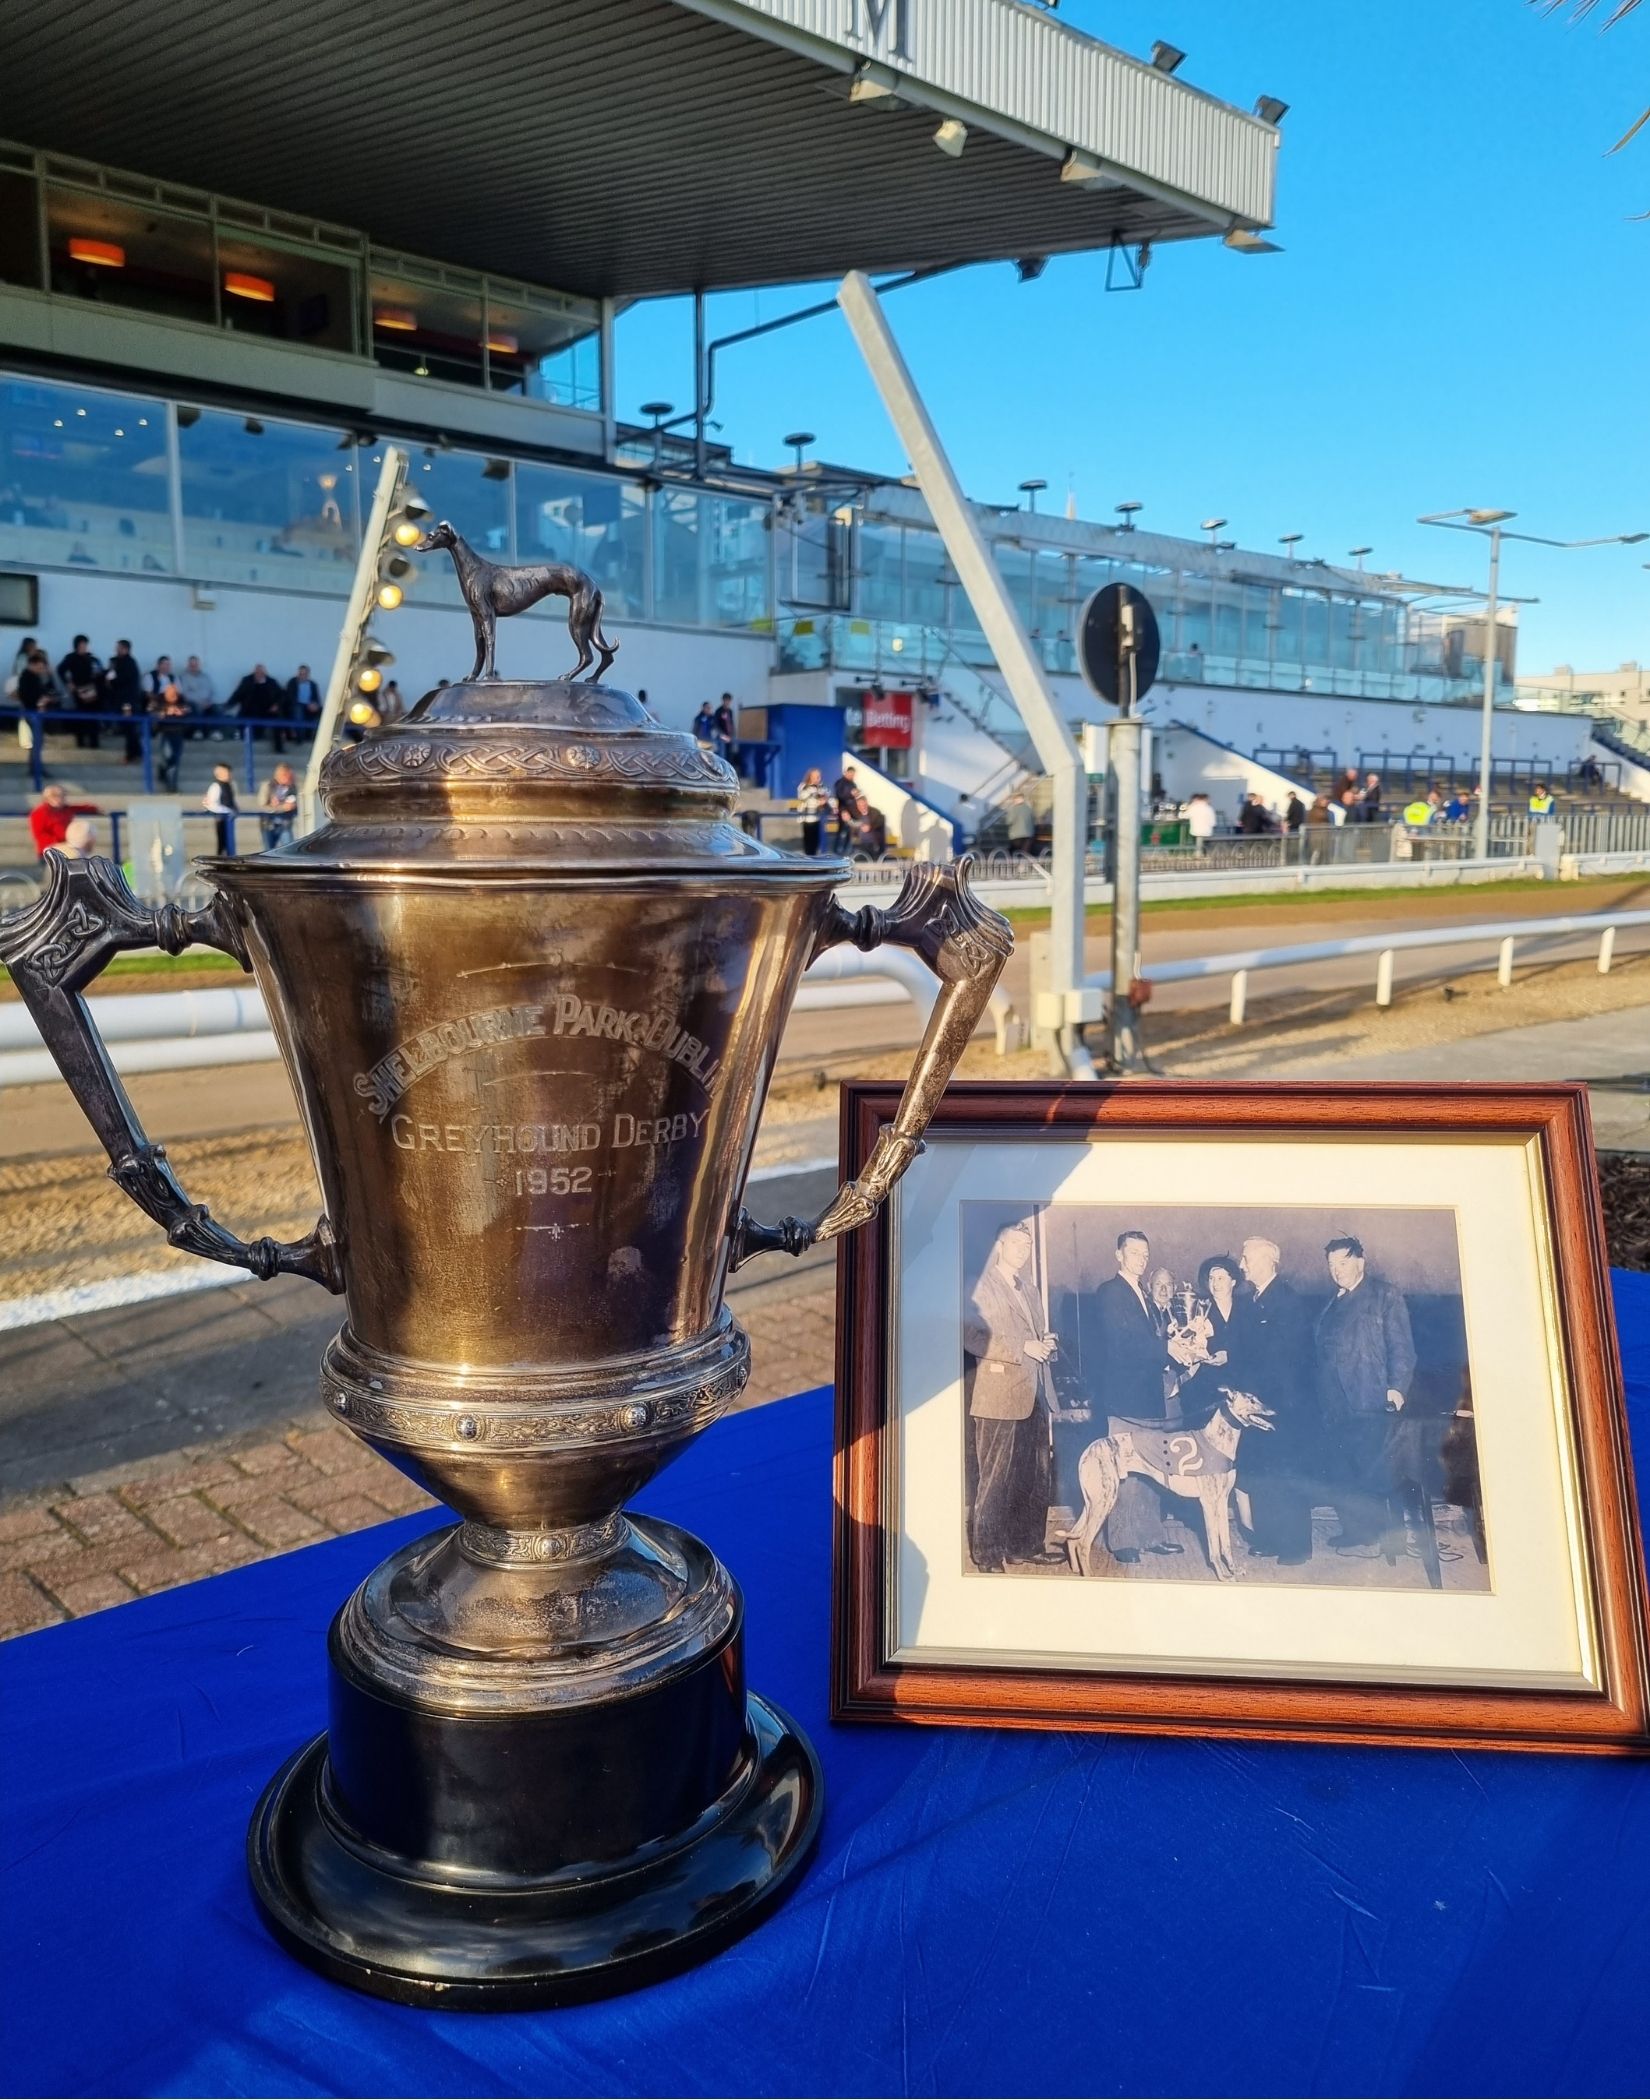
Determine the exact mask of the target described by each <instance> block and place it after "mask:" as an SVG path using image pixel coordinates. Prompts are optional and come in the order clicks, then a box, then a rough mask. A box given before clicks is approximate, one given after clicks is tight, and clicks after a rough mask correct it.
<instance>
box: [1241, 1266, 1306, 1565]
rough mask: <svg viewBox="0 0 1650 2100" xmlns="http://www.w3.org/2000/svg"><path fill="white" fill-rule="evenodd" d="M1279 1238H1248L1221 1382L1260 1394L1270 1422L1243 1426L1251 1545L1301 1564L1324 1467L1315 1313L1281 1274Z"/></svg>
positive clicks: (1287, 1562)
mask: <svg viewBox="0 0 1650 2100" xmlns="http://www.w3.org/2000/svg"><path fill="white" fill-rule="evenodd" d="M1281 1260H1282V1256H1281V1255H1280V1253H1279V1251H1278V1247H1277V1243H1276V1241H1274V1240H1267V1239H1259V1238H1255V1239H1247V1240H1245V1241H1244V1243H1243V1248H1242V1252H1241V1255H1240V1257H1239V1261H1238V1266H1239V1268H1240V1269H1241V1270H1242V1271H1243V1276H1244V1281H1245V1282H1246V1283H1247V1284H1248V1286H1249V1294H1248V1296H1247V1297H1240V1298H1239V1299H1238V1301H1237V1303H1236V1304H1235V1305H1234V1306H1233V1308H1232V1325H1231V1331H1230V1339H1229V1344H1228V1348H1229V1361H1228V1364H1227V1368H1226V1371H1225V1374H1224V1376H1223V1378H1222V1380H1221V1382H1222V1383H1223V1384H1225V1385H1229V1386H1231V1387H1232V1388H1233V1389H1234V1390H1235V1391H1238V1392H1243V1393H1253V1394H1254V1396H1255V1398H1256V1399H1257V1400H1259V1401H1260V1403H1261V1405H1262V1406H1263V1407H1265V1408H1266V1409H1268V1410H1269V1411H1270V1413H1271V1415H1272V1425H1271V1427H1270V1428H1269V1429H1265V1430H1261V1429H1250V1430H1246V1431H1245V1432H1244V1436H1243V1441H1242V1443H1241V1444H1240V1445H1239V1447H1238V1486H1239V1487H1240V1488H1241V1489H1242V1491H1243V1493H1244V1494H1246V1495H1247V1496H1248V1498H1249V1509H1250V1515H1251V1517H1252V1519H1253V1539H1252V1543H1251V1546H1250V1551H1251V1552H1253V1553H1257V1554H1265V1555H1267V1556H1268V1557H1272V1556H1275V1557H1276V1558H1277V1560H1278V1562H1279V1563H1280V1564H1281V1565H1282V1566H1284V1567H1294V1568H1298V1567H1300V1566H1302V1565H1303V1564H1304V1563H1305V1562H1307V1561H1309V1560H1310V1559H1311V1558H1312V1502H1313V1496H1314V1492H1315V1488H1316V1478H1317V1467H1318V1437H1317V1413H1318V1409H1317V1393H1316V1391H1315V1389H1314V1387H1315V1381H1314V1379H1313V1375H1312V1370H1313V1366H1312V1350H1313V1339H1312V1315H1311V1313H1310V1312H1309V1311H1308V1310H1307V1308H1306V1306H1305V1305H1304V1304H1303V1303H1302V1302H1301V1299H1300V1298H1299V1296H1298V1295H1297V1294H1296V1292H1295V1291H1293V1290H1292V1289H1291V1288H1290V1286H1289V1285H1288V1284H1287V1283H1285V1282H1284V1280H1283V1278H1282V1277H1281V1276H1280V1275H1279V1274H1278V1265H1279V1263H1280V1261H1281Z"/></svg>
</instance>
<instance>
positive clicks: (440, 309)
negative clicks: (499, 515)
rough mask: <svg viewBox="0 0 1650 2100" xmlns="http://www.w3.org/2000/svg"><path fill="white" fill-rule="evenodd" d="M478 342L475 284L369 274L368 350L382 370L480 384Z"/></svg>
mask: <svg viewBox="0 0 1650 2100" xmlns="http://www.w3.org/2000/svg"><path fill="white" fill-rule="evenodd" d="M481 342H482V313H481V291H480V287H479V285H478V286H477V288H476V289H475V290H474V291H473V292H471V291H465V290H462V289H455V288H454V287H453V286H451V285H439V284H433V283H426V282H424V281H423V280H421V279H419V278H417V277H416V276H415V275H414V274H413V273H411V272H410V271H409V272H404V273H403V272H397V273H395V274H394V275H389V274H380V273H379V272H378V271H377V270H375V271H374V272H373V275H372V354H373V356H374V357H375V358H376V359H377V360H378V362H379V363H380V364H381V365H383V366H384V367H385V368H386V369H387V370H389V371H392V372H409V373H411V374H412V375H413V377H414V378H417V379H445V380H449V381H451V382H453V383H454V384H456V385H459V386H481V385H483V384H484V383H485V371H484V364H483V358H482V349H481ZM453 522H454V523H455V524H456V523H457V522H458V521H457V519H454V521H453Z"/></svg>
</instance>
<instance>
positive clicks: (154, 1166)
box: [0, 849, 344, 1292]
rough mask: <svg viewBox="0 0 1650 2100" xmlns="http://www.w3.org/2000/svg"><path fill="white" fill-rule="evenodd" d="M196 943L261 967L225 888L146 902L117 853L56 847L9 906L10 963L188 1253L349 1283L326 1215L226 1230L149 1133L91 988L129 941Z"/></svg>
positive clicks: (145, 1194)
mask: <svg viewBox="0 0 1650 2100" xmlns="http://www.w3.org/2000/svg"><path fill="white" fill-rule="evenodd" d="M197 941H198V942H203V943H204V944H205V945H206V946H207V947H209V948H218V949H221V950H222V951H223V953H224V954H225V955H232V956H233V957H234V958H235V960H236V961H237V962H238V963H239V964H240V966H241V968H242V969H243V970H249V969H250V968H251V964H250V962H249V961H248V959H247V953H246V946H245V943H244V942H243V941H242V939H241V937H240V933H239V930H238V929H237V928H236V926H235V924H234V922H233V920H232V919H231V917H230V915H229V913H228V911H227V910H226V909H225V907H224V902H223V899H222V898H221V897H214V898H213V900H212V902H211V903H210V904H209V905H207V906H206V908H205V909H204V910H203V911H186V910H184V908H183V907H182V906H181V905H177V904H155V905H150V904H144V903H142V902H140V901H139V899H138V898H136V897H134V896H133V894H132V892H131V891H130V890H129V889H128V888H127V887H126V881H125V878H124V876H123V875H122V874H121V872H120V870H119V869H118V868H117V867H116V866H115V864H114V862H113V861H109V860H68V859H66V858H65V857H64V856H63V855H62V854H61V853H59V852H57V851H56V850H55V849H54V850H52V851H51V852H48V853H47V855H46V893H45V895H44V896H43V897H41V898H39V899H37V900H36V902H35V903H33V904H31V905H29V906H27V907H26V908H25V909H24V910H22V911H18V912H11V913H7V914H5V915H3V916H0V962H3V963H4V964H5V965H6V967H7V968H8V969H9V970H10V971H11V975H12V981H13V983H14V984H15V985H16V986H17V989H18V991H19V992H20V993H21V995H22V998H23V1003H24V1005H26V1006H27V1008H28V1009H29V1012H30V1013H31V1014H32V1015H33V1017H34V1023H35V1026H36V1027H37V1028H38V1029H39V1030H40V1034H41V1038H42V1040H43V1041H44V1042H45V1045H46V1048H47V1049H48V1050H49V1051H50V1052H51V1054H52V1057H53V1060H54V1061H55V1063H56V1065H57V1068H58V1070H59V1071H60V1072H61V1073H62V1074H63V1077H64V1078H65V1079H66V1080H67V1081H68V1085H69V1091H70V1092H71V1093H72V1094H73V1095H74V1097H75V1099H76V1100H77V1101H78V1102H79V1103H80V1106H81V1108H82V1109H83V1110H84V1111H85V1114H86V1119H87V1121H88V1122H89V1123H90V1124H91V1126H92V1128H93V1129H94V1130H95V1131H96V1132H97V1135H98V1138H99V1139H100V1141H101V1142H102V1145H103V1149H104V1151H105V1152H107V1153H108V1155H109V1160H110V1166H109V1178H110V1180H111V1181H113V1182H115V1183H116V1185H117V1186H118V1187H120V1188H122V1189H124V1190H125V1192H126V1194H127V1195H128V1196H130V1197H131V1199H132V1201H133V1202H134V1203H135V1204H136V1205H137V1206H138V1208H139V1209H140V1210H142V1211H146V1212H147V1213H148V1215H149V1216H150V1217H151V1218H153V1219H154V1221H155V1223H156V1224H157V1225H160V1226H163V1227H164V1228H165V1231H166V1237H167V1238H168V1239H169V1240H170V1241H171V1243H172V1245H173V1246H174V1247H176V1248H178V1249H180V1250H181V1251H182V1252H183V1253H185V1254H199V1255H202V1256H204V1257H205V1259H206V1260H208V1261H221V1262H227V1263H229V1264H230V1265H231V1266H232V1267H234V1268H239V1269H250V1270H251V1271H252V1273H253V1275H254V1276H257V1277H259V1278H261V1279H263V1280H264V1281H266V1282H267V1281H268V1279H269V1278H270V1277H271V1276H278V1275H280V1274H281V1273H282V1271H283V1270H285V1271H287V1272H289V1273H290V1274H292V1275H294V1276H307V1277H309V1278H310V1280H311V1281H312V1282H314V1283H319V1284H323V1285H325V1287H326V1288H327V1289H328V1290H329V1291H334V1292H337V1291H342V1289H343V1287H344V1280H343V1276H342V1273H341V1271H340V1268H339V1263H338V1245H337V1242H336V1240H335V1239H334V1237H333V1232H332V1227H331V1225H330V1223H329V1222H328V1220H327V1219H326V1218H324V1217H323V1218H322V1219H321V1220H320V1222H319V1223H318V1224H317V1226H316V1228H315V1230H314V1231H313V1232H312V1233H310V1234H309V1236H308V1237H307V1238H305V1239H301V1240H293V1241H290V1242H287V1241H282V1240H270V1239H258V1240H252V1241H250V1242H249V1241H246V1240H238V1239H236V1237H235V1235H234V1234H233V1233H232V1232H226V1231H225V1230H224V1228H223V1227H222V1226H221V1225H219V1224H217V1223H216V1222H215V1221H214V1220H213V1218H212V1216H211V1214H210V1213H209V1212H208V1210H207V1209H206V1206H205V1205H204V1204H201V1203H191V1202H190V1200H189V1198H188V1197H187V1196H186V1195H185V1194H184V1192H183V1190H182V1188H181V1187H180V1186H179V1185H178V1182H177V1180H176V1179H175V1177H174V1176H173V1173H172V1169H171V1168H170V1166H168V1165H167V1161H166V1152H165V1149H164V1147H162V1146H160V1145H154V1144H151V1143H150V1142H149V1139H148V1137H147V1136H146V1135H145V1133H144V1129H143V1125H142V1124H141V1123H140V1122H139V1121H138V1119H137V1115H136V1112H135V1111H134V1109H133V1107H132V1104H131V1102H130V1101H129V1100H128V1099H127V1098H126V1089H125V1088H124V1087H123V1086H122V1085H121V1083H120V1080H119V1078H118V1077H117V1076H116V1073H115V1068H114V1066H113V1065H112V1064H111V1063H110V1061H109V1052H108V1050H107V1048H106V1047H105V1045H104V1042H103V1038H102V1037H101V1036H100V1035H99V1034H98V1032H97V1026H96V1023H95V1022H94V1021H93V1019H92V1016H91V1013H90V1010H89V1009H88V1007H87V1005H86V1001H85V999H84V998H83V997H82V996H81V995H82V993H83V991H84V989H85V987H86V986H87V985H88V984H90V983H91V981H92V979H93V978H94V977H96V976H97V975H98V973H99V972H100V971H101V970H102V969H103V968H104V967H105V966H106V965H107V964H108V963H109V962H111V961H112V960H113V958H114V957H115V956H116V955H118V954H119V953H120V952H121V950H122V949H124V948H160V949H163V950H164V951H165V952H166V954H168V955H177V954H178V953H180V952H181V951H182V950H183V949H185V948H188V947H190V946H192V945H193V944H194V943H195V942H197Z"/></svg>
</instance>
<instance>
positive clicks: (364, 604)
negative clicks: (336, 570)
mask: <svg viewBox="0 0 1650 2100" xmlns="http://www.w3.org/2000/svg"><path fill="white" fill-rule="evenodd" d="M408 464H409V462H408V458H407V455H406V453H405V452H402V451H400V450H399V449H398V448H397V447H396V446H394V445H386V446H385V447H384V459H383V465H382V466H381V467H380V468H379V470H378V489H377V493H376V494H375V495H374V497H373V499H372V509H371V511H370V512H369V513H368V516H367V529H366V531H365V532H364V533H363V534H362V535H361V551H360V553H359V555H358V556H357V557H356V562H355V581H354V582H353V583H352V584H351V585H350V593H349V604H348V605H347V606H346V607H345V609H344V624H343V626H342V627H341V628H340V629H339V630H338V647H337V649H336V650H335V651H334V652H333V658H332V675H331V676H330V677H329V678H328V680H327V691H326V698H325V700H324V701H323V702H322V705H321V719H320V720H319V721H318V722H317V723H316V725H315V741H314V743H313V744H311V745H310V747H309V764H308V765H307V766H306V767H305V768H304V779H303V785H302V786H301V787H300V788H299V790H298V824H297V830H298V836H299V837H300V838H304V837H307V836H308V834H309V833H310V832H312V831H313V830H314V829H315V827H316V825H317V823H319V821H320V809H321V768H322V766H323V765H324V764H325V763H326V756H327V753H328V752H329V751H330V750H331V749H332V743H333V739H334V737H335V736H336V735H337V734H338V723H339V719H340V717H341V716H342V714H343V712H344V705H345V702H346V701H347V700H348V698H349V673H350V665H351V664H352V663H353V662H354V661H355V652H356V650H357V648H358V647H359V646H360V642H361V634H362V630H363V629H364V628H365V627H366V624H367V622H368V620H369V619H371V617H372V608H373V604H374V602H375V599H376V595H377V590H378V561H379V556H380V555H381V554H382V553H383V551H384V530H385V527H386V526H387V525H388V523H389V518H390V512H391V511H392V510H394V508H395V506H396V505H397V503H399V502H400V500H401V490H402V487H403V484H404V483H405V481H406V479H407V467H408Z"/></svg>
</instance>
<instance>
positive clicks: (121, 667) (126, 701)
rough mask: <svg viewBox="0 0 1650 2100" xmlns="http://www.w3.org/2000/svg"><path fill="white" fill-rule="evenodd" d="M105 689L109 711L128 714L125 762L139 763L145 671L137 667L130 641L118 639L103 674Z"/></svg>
mask: <svg viewBox="0 0 1650 2100" xmlns="http://www.w3.org/2000/svg"><path fill="white" fill-rule="evenodd" d="M103 684H104V690H105V692H106V693H107V695H108V707H109V712H110V714H112V715H124V716H125V717H126V725H127V726H126V750H125V753H124V759H125V763H126V764H127V765H129V766H131V765H136V763H137V761H138V760H139V759H140V758H141V757H142V756H143V736H142V733H141V731H140V730H139V728H138V726H137V725H138V718H139V716H140V715H142V714H143V713H144V712H145V709H144V695H143V673H142V672H141V671H140V670H139V669H138V660H137V658H136V657H135V656H134V655H133V654H132V645H131V643H130V642H125V641H121V642H116V644H115V653H114V655H113V656H111V657H110V659H109V668H108V669H107V670H106V671H105V672H104V674H103Z"/></svg>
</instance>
